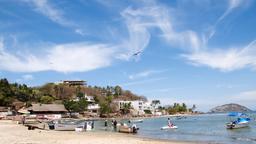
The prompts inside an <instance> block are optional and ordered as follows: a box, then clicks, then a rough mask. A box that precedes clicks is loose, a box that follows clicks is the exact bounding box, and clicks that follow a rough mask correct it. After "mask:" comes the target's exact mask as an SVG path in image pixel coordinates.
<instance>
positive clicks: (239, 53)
mask: <svg viewBox="0 0 256 144" xmlns="http://www.w3.org/2000/svg"><path fill="white" fill-rule="evenodd" d="M255 56H256V40H254V41H253V42H251V43H250V44H249V45H248V46H246V47H244V48H233V49H228V50H225V49H218V50H213V51H210V50H207V51H200V52H195V53H191V54H186V55H183V57H185V58H186V59H187V60H189V61H190V62H191V63H192V64H194V65H197V66H209V67H211V68H214V69H219V70H221V71H232V70H237V69H242V68H246V67H252V68H253V69H256V57H255Z"/></svg>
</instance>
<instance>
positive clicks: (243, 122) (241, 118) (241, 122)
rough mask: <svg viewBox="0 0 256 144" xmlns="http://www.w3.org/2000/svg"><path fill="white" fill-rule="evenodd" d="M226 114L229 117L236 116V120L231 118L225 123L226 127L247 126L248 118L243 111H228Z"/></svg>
mask: <svg viewBox="0 0 256 144" xmlns="http://www.w3.org/2000/svg"><path fill="white" fill-rule="evenodd" d="M228 116H230V117H237V116H238V118H237V119H236V120H233V121H231V122H229V123H227V124H226V128H227V129H238V128H244V127H248V126H249V124H250V118H248V116H247V115H246V114H243V113H237V112H232V113H229V114H228Z"/></svg>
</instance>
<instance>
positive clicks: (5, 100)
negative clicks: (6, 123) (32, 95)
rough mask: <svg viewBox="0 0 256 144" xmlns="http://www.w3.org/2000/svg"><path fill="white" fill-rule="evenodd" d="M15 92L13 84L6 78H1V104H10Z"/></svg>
mask: <svg viewBox="0 0 256 144" xmlns="http://www.w3.org/2000/svg"><path fill="white" fill-rule="evenodd" d="M13 96H14V93H13V91H12V89H11V85H10V84H9V82H8V80H7V79H6V78H4V79H1V80H0V105H2V106H10V105H11V103H12V101H13V99H14V97H13Z"/></svg>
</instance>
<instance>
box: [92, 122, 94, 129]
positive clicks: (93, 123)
mask: <svg viewBox="0 0 256 144" xmlns="http://www.w3.org/2000/svg"><path fill="white" fill-rule="evenodd" d="M92 129H94V121H92Z"/></svg>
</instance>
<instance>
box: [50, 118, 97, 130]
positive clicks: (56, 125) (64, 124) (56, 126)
mask: <svg viewBox="0 0 256 144" xmlns="http://www.w3.org/2000/svg"><path fill="white" fill-rule="evenodd" d="M48 125H49V129H52V130H56V131H75V130H76V128H80V129H81V128H83V129H84V130H91V129H92V127H93V122H92V121H85V120H74V119H59V120H53V121H51V122H49V123H48Z"/></svg>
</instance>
